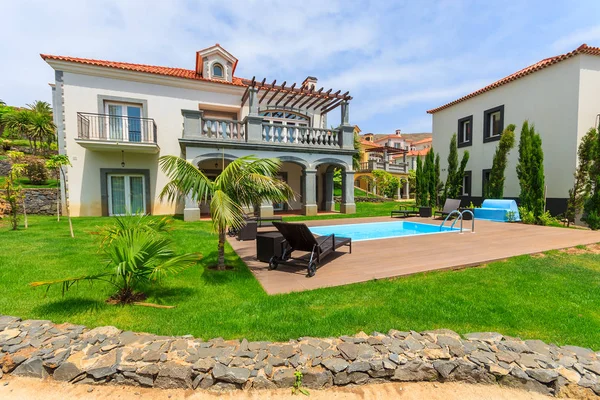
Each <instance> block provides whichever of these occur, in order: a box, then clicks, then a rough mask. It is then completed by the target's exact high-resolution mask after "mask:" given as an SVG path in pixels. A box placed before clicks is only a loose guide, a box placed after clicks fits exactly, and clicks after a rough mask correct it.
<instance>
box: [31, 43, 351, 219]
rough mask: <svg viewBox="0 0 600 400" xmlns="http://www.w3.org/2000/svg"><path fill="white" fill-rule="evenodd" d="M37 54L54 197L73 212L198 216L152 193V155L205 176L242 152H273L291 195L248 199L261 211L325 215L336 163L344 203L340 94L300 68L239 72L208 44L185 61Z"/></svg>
mask: <svg viewBox="0 0 600 400" xmlns="http://www.w3.org/2000/svg"><path fill="white" fill-rule="evenodd" d="M41 57H42V59H44V60H45V61H46V62H47V63H48V64H49V65H50V66H51V67H52V68H53V69H54V70H55V84H53V85H52V90H53V106H54V107H53V108H54V117H55V123H56V125H57V133H58V144H59V151H60V153H61V154H66V155H68V157H69V159H70V161H71V164H72V166H69V167H67V168H66V172H67V174H66V175H67V182H66V183H67V185H63V188H64V187H68V191H67V192H63V196H61V197H62V198H63V199H66V201H69V203H70V206H71V211H72V214H73V215H75V216H97V215H120V214H125V213H129V212H138V211H142V212H146V213H148V214H173V213H178V212H183V214H184V218H185V220H197V219H199V217H200V214H201V212H205V213H207V212H208V211H209V209H208V205H207V204H203V203H202V204H198V203H196V202H194V201H192V200H191V199H186V200H185V201H182V202H181V203H178V204H175V205H171V204H168V203H166V202H161V201H160V199H159V194H160V192H161V191H162V189H163V187H164V186H165V185H166V184H167V182H168V180H167V177H166V175H165V174H164V173H163V172H162V171H161V169H160V168H159V164H158V158H159V156H163V155H176V156H181V157H184V158H185V159H186V160H188V161H189V162H191V163H192V164H194V165H195V166H197V167H198V168H200V169H201V170H203V171H204V173H205V174H206V175H207V176H209V177H213V178H214V177H216V176H217V175H218V174H219V173H220V171H222V169H223V168H224V165H227V164H228V163H229V162H231V160H233V159H236V158H239V157H242V156H248V155H254V156H256V157H259V158H267V157H269V158H271V157H276V158H279V159H280V160H281V161H282V167H281V170H280V179H282V180H285V181H287V183H288V184H289V185H290V186H291V187H292V189H293V190H294V192H295V193H296V194H297V195H296V198H294V199H290V200H289V203H286V204H273V205H271V204H262V205H255V206H256V207H257V209H258V211H259V212H260V214H261V215H263V216H269V215H272V214H273V212H276V211H287V210H297V211H301V212H303V213H304V214H306V215H315V214H317V212H318V211H321V210H323V211H332V210H333V209H334V197H333V171H334V169H342V180H343V187H344V190H343V191H342V204H341V207H340V208H341V211H342V212H344V213H353V212H354V211H355V205H354V190H353V188H354V171H353V169H352V156H353V155H354V154H355V153H356V151H355V149H354V129H355V128H354V126H353V125H351V124H350V122H349V101H350V100H351V99H352V97H351V96H350V95H349V94H348V92H345V93H342V91H341V90H338V91H334V90H333V89H329V90H325V88H318V86H317V78H315V77H312V76H309V77H307V78H306V79H305V80H304V81H303V82H302V83H301V84H299V85H296V84H295V83H294V84H287V82H283V83H277V81H276V80H273V81H267V79H266V78H265V79H262V80H256V79H255V78H252V79H244V78H240V77H238V76H236V67H237V65H238V60H237V58H235V57H234V56H233V55H232V54H231V53H229V52H228V51H227V50H225V49H224V48H223V47H221V46H220V45H219V44H216V45H214V46H211V47H208V48H206V49H203V50H200V51H198V52H196V54H195V57H194V55H193V54H191V55H190V66H191V67H192V69H185V68H174V67H163V66H153V65H146V64H134V63H128V62H116V61H106V60H97V59H86V58H79V57H66V56H56V55H49V54H42V55H41ZM337 107H340V110H341V124H340V126H339V127H337V128H331V127H330V126H329V124H328V123H327V116H328V113H329V112H331V111H333V110H335V109H336V108H337ZM317 182H318V184H317Z"/></svg>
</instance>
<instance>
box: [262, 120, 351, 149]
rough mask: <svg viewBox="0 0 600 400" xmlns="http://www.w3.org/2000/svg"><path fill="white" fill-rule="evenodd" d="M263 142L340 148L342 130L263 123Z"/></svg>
mask: <svg viewBox="0 0 600 400" xmlns="http://www.w3.org/2000/svg"><path fill="white" fill-rule="evenodd" d="M262 141H263V142H270V143H290V144H302V145H308V146H322V147H340V146H341V143H340V130H339V129H323V128H310V127H307V126H289V125H281V124H274V123H271V122H263V124H262Z"/></svg>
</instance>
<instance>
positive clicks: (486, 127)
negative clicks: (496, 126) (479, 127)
mask: <svg viewBox="0 0 600 400" xmlns="http://www.w3.org/2000/svg"><path fill="white" fill-rule="evenodd" d="M496 112H500V134H499V135H496V136H491V132H490V122H489V119H490V116H491V115H492V114H493V113H496ZM502 131H504V104H503V105H501V106H498V107H494V108H490V109H489V110H485V111H484V112H483V143H488V142H496V141H498V140H500V136H502Z"/></svg>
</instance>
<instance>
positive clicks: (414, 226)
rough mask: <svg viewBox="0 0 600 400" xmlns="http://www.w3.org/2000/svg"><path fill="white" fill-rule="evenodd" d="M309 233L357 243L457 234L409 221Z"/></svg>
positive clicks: (320, 228)
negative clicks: (337, 237)
mask: <svg viewBox="0 0 600 400" xmlns="http://www.w3.org/2000/svg"><path fill="white" fill-rule="evenodd" d="M310 231H311V232H312V233H314V234H317V235H331V234H335V235H336V236H343V237H349V238H351V239H352V240H354V241H356V242H358V241H362V240H375V239H389V238H395V237H403V236H415V235H431V234H435V233H447V232H457V231H459V229H457V228H454V229H450V227H449V226H444V227H443V228H442V230H441V231H440V227H439V225H432V224H422V223H419V222H410V221H393V222H369V223H363V224H348V225H328V226H313V227H311V228H310Z"/></svg>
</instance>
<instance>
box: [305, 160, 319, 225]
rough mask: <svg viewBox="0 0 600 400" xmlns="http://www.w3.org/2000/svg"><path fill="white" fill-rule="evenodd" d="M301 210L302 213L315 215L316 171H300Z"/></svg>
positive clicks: (316, 209)
mask: <svg viewBox="0 0 600 400" xmlns="http://www.w3.org/2000/svg"><path fill="white" fill-rule="evenodd" d="M302 193H303V199H302V212H303V213H304V215H308V216H310V215H317V211H318V207H317V171H316V170H306V169H305V170H304V171H303V173H302Z"/></svg>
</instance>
